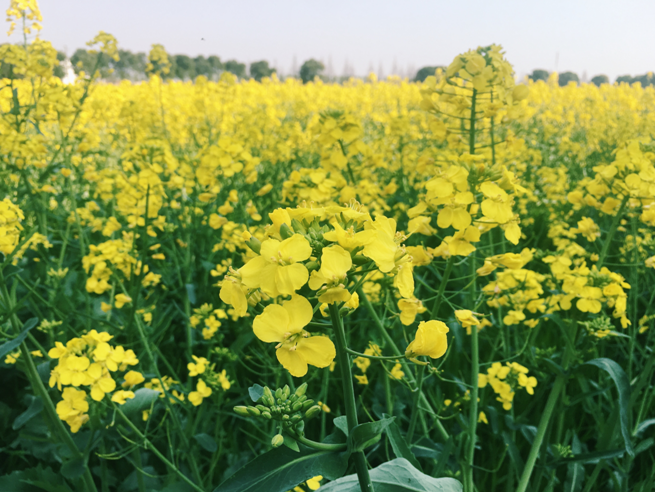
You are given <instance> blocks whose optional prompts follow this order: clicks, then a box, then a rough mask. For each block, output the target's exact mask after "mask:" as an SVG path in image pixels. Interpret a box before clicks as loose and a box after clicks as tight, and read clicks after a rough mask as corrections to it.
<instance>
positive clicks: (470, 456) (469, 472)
mask: <svg viewBox="0 0 655 492" xmlns="http://www.w3.org/2000/svg"><path fill="white" fill-rule="evenodd" d="M476 95H477V90H475V89H473V94H472V95H471V117H470V119H469V122H470V123H469V153H470V154H475V122H476V119H475V103H476ZM469 260H470V262H471V277H472V278H471V283H470V284H469V304H470V308H471V309H475V301H476V297H477V294H476V282H475V280H476V278H477V277H476V271H475V256H473V255H471V256H469ZM479 372H480V358H479V348H478V330H477V327H475V326H473V327H472V328H471V407H470V409H469V427H468V441H467V449H466V462H465V463H464V465H465V468H464V491H465V492H473V491H474V490H475V485H474V484H473V460H474V459H475V442H476V440H477V426H478V373H479Z"/></svg>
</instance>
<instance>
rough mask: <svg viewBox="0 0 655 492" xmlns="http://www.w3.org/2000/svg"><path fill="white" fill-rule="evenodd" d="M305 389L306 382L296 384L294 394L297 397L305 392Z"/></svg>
mask: <svg viewBox="0 0 655 492" xmlns="http://www.w3.org/2000/svg"><path fill="white" fill-rule="evenodd" d="M306 391H307V383H302V384H301V385H300V386H298V388H297V389H296V392H295V393H294V394H295V395H296V396H298V397H301V396H303V395H304V394H305V392H306Z"/></svg>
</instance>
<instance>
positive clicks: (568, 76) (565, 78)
mask: <svg viewBox="0 0 655 492" xmlns="http://www.w3.org/2000/svg"><path fill="white" fill-rule="evenodd" d="M558 82H559V85H560V87H564V86H566V85H568V84H569V83H571V82H575V83H576V84H578V83H580V79H579V78H578V75H577V74H575V73H573V72H562V73H560V74H559V79H558Z"/></svg>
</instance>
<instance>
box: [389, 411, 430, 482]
mask: <svg viewBox="0 0 655 492" xmlns="http://www.w3.org/2000/svg"><path fill="white" fill-rule="evenodd" d="M386 432H387V437H388V438H389V442H390V443H391V448H392V449H393V452H394V454H395V455H396V458H405V459H406V460H407V461H409V462H410V463H411V464H412V466H413V467H414V468H416V469H417V470H419V471H423V469H422V468H421V464H420V463H419V462H418V460H417V459H416V456H414V453H412V450H411V449H410V448H409V446H408V445H407V441H406V440H405V438H404V437H403V435H402V434H401V433H400V428H399V427H398V426H397V425H396V423H395V422H391V423H390V424H389V425H388V426H387V428H386Z"/></svg>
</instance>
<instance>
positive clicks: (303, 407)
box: [302, 400, 314, 410]
mask: <svg viewBox="0 0 655 492" xmlns="http://www.w3.org/2000/svg"><path fill="white" fill-rule="evenodd" d="M313 404H314V400H307V401H306V402H304V403H303V404H302V409H303V410H307V409H308V408H309V407H311V406H312V405H313Z"/></svg>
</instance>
